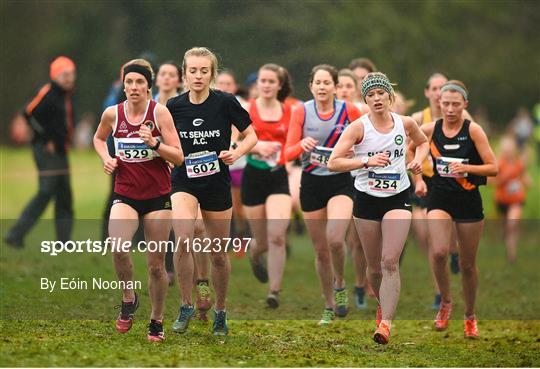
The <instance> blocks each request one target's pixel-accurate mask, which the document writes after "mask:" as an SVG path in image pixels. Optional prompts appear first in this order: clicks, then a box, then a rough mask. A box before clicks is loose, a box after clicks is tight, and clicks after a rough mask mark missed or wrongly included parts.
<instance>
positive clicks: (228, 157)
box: [219, 150, 239, 165]
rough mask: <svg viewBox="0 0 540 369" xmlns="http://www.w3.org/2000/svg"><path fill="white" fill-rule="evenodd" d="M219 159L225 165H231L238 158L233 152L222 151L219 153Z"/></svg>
mask: <svg viewBox="0 0 540 369" xmlns="http://www.w3.org/2000/svg"><path fill="white" fill-rule="evenodd" d="M219 158H220V159H221V161H223V162H224V163H225V164H226V165H232V164H233V163H234V162H235V161H236V160H238V158H239V156H238V154H237V153H236V151H235V150H224V151H222V152H220V153H219Z"/></svg>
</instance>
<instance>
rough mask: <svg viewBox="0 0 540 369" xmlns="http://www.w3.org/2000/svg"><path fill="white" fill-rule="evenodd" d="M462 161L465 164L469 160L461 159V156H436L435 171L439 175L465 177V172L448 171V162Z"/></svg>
mask: <svg viewBox="0 0 540 369" xmlns="http://www.w3.org/2000/svg"><path fill="white" fill-rule="evenodd" d="M454 162H457V163H463V164H467V163H468V162H469V159H461V158H449V157H444V156H441V157H438V158H437V160H436V161H435V163H436V165H437V172H438V173H439V175H440V176H441V177H450V178H465V177H467V173H452V172H451V171H450V163H454Z"/></svg>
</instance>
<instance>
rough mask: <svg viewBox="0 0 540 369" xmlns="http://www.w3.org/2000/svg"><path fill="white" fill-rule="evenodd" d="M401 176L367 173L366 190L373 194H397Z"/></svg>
mask: <svg viewBox="0 0 540 369" xmlns="http://www.w3.org/2000/svg"><path fill="white" fill-rule="evenodd" d="M400 180H401V174H400V173H397V172H374V171H369V172H368V190H369V191H373V192H384V193H397V192H398V189H399V181H400Z"/></svg>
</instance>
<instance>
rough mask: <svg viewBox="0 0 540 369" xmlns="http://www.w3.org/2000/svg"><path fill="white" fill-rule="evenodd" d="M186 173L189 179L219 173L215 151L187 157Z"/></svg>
mask: <svg viewBox="0 0 540 369" xmlns="http://www.w3.org/2000/svg"><path fill="white" fill-rule="evenodd" d="M186 172H187V176H188V177H189V178H198V177H206V176H211V175H213V174H216V173H219V161H218V156H217V154H216V152H215V151H212V152H210V151H202V152H198V153H194V154H189V155H188V156H187V157H186Z"/></svg>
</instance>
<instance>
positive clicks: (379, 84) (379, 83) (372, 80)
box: [362, 74, 394, 101]
mask: <svg viewBox="0 0 540 369" xmlns="http://www.w3.org/2000/svg"><path fill="white" fill-rule="evenodd" d="M374 88H382V89H383V90H385V91H386V92H388V94H389V95H392V94H393V93H394V89H393V88H392V85H391V84H390V80H389V79H388V77H386V76H385V75H381V74H368V75H367V76H366V78H364V80H363V81H362V97H363V99H364V101H366V95H367V94H368V92H369V91H370V90H373V89H374Z"/></svg>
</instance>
